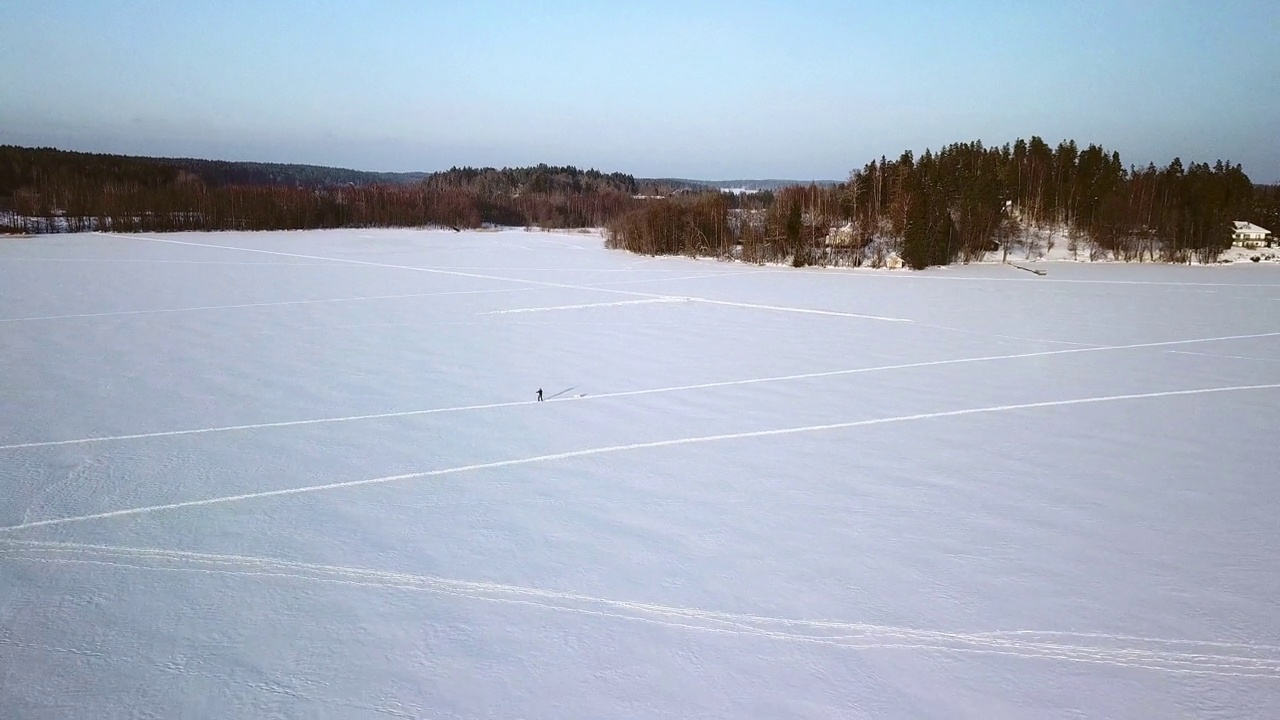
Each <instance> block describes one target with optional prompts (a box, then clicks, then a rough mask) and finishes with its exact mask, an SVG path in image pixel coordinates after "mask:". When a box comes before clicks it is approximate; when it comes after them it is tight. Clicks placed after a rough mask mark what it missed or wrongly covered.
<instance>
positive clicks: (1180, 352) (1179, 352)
mask: <svg viewBox="0 0 1280 720" xmlns="http://www.w3.org/2000/svg"><path fill="white" fill-rule="evenodd" d="M1167 352H1170V353H1173V354H1175V355H1198V356H1200V357H1209V358H1225V359H1227V360H1252V361H1254V362H1280V359H1277V358H1260V357H1249V356H1247V355H1219V354H1217V353H1199V352H1188V351H1186V350H1169V351H1167Z"/></svg>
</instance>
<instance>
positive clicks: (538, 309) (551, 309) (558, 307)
mask: <svg viewBox="0 0 1280 720" xmlns="http://www.w3.org/2000/svg"><path fill="white" fill-rule="evenodd" d="M682 301H683V298H674V297H673V298H646V299H644V300H618V301H617V302H603V303H580V304H578V305H554V306H551V307H527V308H512V309H510V310H490V311H488V312H482V313H476V314H477V315H516V314H520V313H539V312H554V311H556V310H584V309H587V308H603V307H621V306H623V305H652V304H654V303H673V302H682Z"/></svg>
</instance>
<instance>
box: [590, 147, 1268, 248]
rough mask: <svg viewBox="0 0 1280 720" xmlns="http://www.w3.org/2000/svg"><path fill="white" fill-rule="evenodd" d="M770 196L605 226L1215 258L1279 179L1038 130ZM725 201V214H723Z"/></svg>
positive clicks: (622, 243)
mask: <svg viewBox="0 0 1280 720" xmlns="http://www.w3.org/2000/svg"><path fill="white" fill-rule="evenodd" d="M767 201H768V202H767V203H766V204H764V205H763V206H762V207H759V208H741V209H728V208H727V207H723V204H722V203H716V202H712V201H709V200H702V199H676V198H673V199H669V200H664V201H659V202H655V203H652V204H649V205H646V206H644V207H641V208H637V209H635V210H633V211H632V212H631V213H629V214H627V215H624V216H622V217H619V218H618V219H616V220H614V221H613V222H612V223H610V224H609V239H608V244H609V245H610V246H611V247H618V248H625V249H628V250H632V251H634V252H640V253H646V254H707V255H715V256H720V257H726V258H727V257H734V258H740V259H743V260H747V261H755V262H779V261H789V262H791V263H792V264H795V265H808V264H824V265H826V264H834V265H852V266H859V265H863V264H871V265H879V264H882V263H884V262H886V261H887V258H888V257H889V256H890V255H891V254H897V255H899V256H900V257H901V259H902V260H903V261H904V262H905V263H906V264H907V265H909V266H910V267H913V268H924V267H929V266H931V265H947V264H950V263H954V262H957V261H960V262H965V261H971V260H976V259H979V258H981V257H984V256H985V255H987V254H988V253H991V252H994V251H999V252H1002V253H1003V255H1004V256H1005V257H1007V256H1008V254H1009V253H1011V252H1013V253H1019V252H1025V253H1026V254H1027V256H1031V255H1032V254H1033V253H1038V252H1040V251H1043V250H1047V249H1052V243H1054V242H1061V241H1064V240H1065V242H1066V243H1067V244H1068V248H1069V249H1070V250H1072V251H1075V252H1077V253H1087V254H1090V255H1094V256H1097V255H1101V254H1104V253H1105V254H1110V255H1111V256H1113V257H1116V258H1119V259H1125V260H1144V259H1150V260H1165V261H1175V262H1186V261H1189V260H1192V259H1195V260H1198V261H1200V262H1211V261H1213V260H1215V259H1216V258H1217V257H1218V256H1219V254H1220V253H1221V252H1222V251H1224V250H1225V249H1227V248H1228V247H1230V245H1231V233H1232V230H1231V221H1232V220H1251V221H1253V222H1256V223H1258V224H1260V225H1263V226H1264V227H1271V228H1276V227H1277V226H1278V225H1280V222H1278V221H1280V189H1277V188H1275V187H1262V186H1259V187H1255V186H1254V185H1253V184H1252V183H1251V182H1250V180H1249V178H1248V176H1246V175H1245V173H1244V171H1243V170H1242V169H1241V168H1240V166H1239V165H1233V164H1231V163H1226V162H1222V161H1218V162H1217V163H1215V164H1214V165H1212V166H1210V165H1209V164H1207V163H1194V162H1193V163H1191V164H1190V165H1188V166H1184V165H1183V163H1182V161H1181V159H1179V158H1174V159H1173V161H1172V162H1170V163H1169V164H1168V165H1166V166H1164V167H1160V168H1157V167H1156V166H1155V165H1154V164H1149V165H1147V166H1145V167H1132V166H1131V167H1127V168H1126V167H1125V165H1124V164H1123V162H1122V161H1121V159H1120V155H1119V153H1117V152H1113V151H1108V150H1106V149H1105V148H1103V147H1101V146H1098V145H1089V146H1088V147H1086V148H1085V149H1083V150H1081V149H1080V148H1079V147H1078V146H1077V145H1076V143H1075V142H1074V141H1071V140H1066V141H1063V142H1061V143H1059V144H1058V145H1057V146H1056V147H1050V146H1049V145H1048V144H1047V143H1045V142H1044V141H1043V140H1042V139H1041V138H1039V137H1032V138H1031V140H1030V141H1024V140H1021V139H1020V140H1018V141H1017V142H1015V143H1012V144H1006V145H1003V146H1000V147H984V146H983V144H982V143H981V142H971V143H956V144H952V145H948V146H946V147H944V148H942V149H941V150H939V151H938V152H936V153H935V152H933V151H931V150H925V151H924V153H923V154H922V155H921V156H920V157H918V158H917V157H915V156H914V154H913V153H911V152H910V151H907V152H903V153H902V154H901V155H900V156H899V157H898V158H897V159H896V160H889V159H887V158H885V157H881V158H879V159H878V160H873V161H871V162H870V163H867V164H866V165H865V166H864V167H862V168H860V169H857V170H854V171H853V172H851V173H850V175H849V178H848V180H847V181H846V182H843V183H838V184H834V185H830V186H817V185H810V186H792V187H785V188H782V189H780V190H778V191H777V192H775V193H772V194H771V195H770V196H769V197H768V198H767ZM722 212H723V213H727V214H728V215H729V221H728V222H724V223H719V222H717V221H716V218H717V216H718V215H719V214H720V213H722ZM1268 222H1269V223H1272V224H1271V225H1269V226H1268V225H1266V224H1265V223H1268ZM711 228H718V230H716V231H715V232H711V231H710V229H711Z"/></svg>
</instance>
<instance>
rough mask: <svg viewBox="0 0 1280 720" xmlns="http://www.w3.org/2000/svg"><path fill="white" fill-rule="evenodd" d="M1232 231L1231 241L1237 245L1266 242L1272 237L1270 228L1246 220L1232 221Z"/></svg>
mask: <svg viewBox="0 0 1280 720" xmlns="http://www.w3.org/2000/svg"><path fill="white" fill-rule="evenodd" d="M1231 231H1232V232H1231V241H1232V243H1234V244H1236V245H1245V244H1251V243H1260V242H1266V241H1267V239H1268V238H1270V237H1271V231H1270V230H1268V229H1266V228H1264V227H1258V226H1257V225H1254V224H1253V223H1251V222H1245V221H1244V220H1236V221H1235V222H1233V223H1231Z"/></svg>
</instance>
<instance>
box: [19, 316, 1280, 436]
mask: <svg viewBox="0 0 1280 720" xmlns="http://www.w3.org/2000/svg"><path fill="white" fill-rule="evenodd" d="M1267 337H1280V332H1271V333H1256V334H1251V335H1224V336H1221V337H1210V338H1193V339H1190V340H1166V341H1160V342H1153V343H1134V344H1129V345H1100V346H1086V347H1080V348H1069V349H1064V350H1043V351H1037V352H1029V353H1014V354H1010V355H982V356H978V357H968V358H952V359H947V360H925V361H921V362H913V363H900V364H896V365H880V366H876V367H864V368H852V369H847V370H827V371H821V372H812V373H800V374H796V375H775V376H770V377H760V378H747V379H743V380H723V381H718V382H709V383H697V384H692V385H675V386H671V387H662V388H646V389H642V390H623V391H619V392H611V393H595V394H591V395H586V396H583V397H571V398H559V399H555V400H547V402H590V401H595V400H604V399H610V398H624V397H636V396H640V395H657V394H662V393H672V392H686V391H690V390H706V389H712V388H722V387H734V386H738V385H758V384H763V383H773V382H787V381H794V380H810V379H815V378H827V377H840V376H843V375H859V374H863V373H876V372H888V371H893V370H909V369H913V368H927V367H941V366H946V365H961V364H967V363H981V362H997V361H1001V360H1020V359H1025V358H1038V357H1049V356H1053V355H1068V354H1074V353H1088V352H1103V351H1111V350H1134V349H1142V348H1155V347H1168V346H1176V345H1192V344H1198V343H1210V342H1226V341H1230V340H1251V339H1257V338H1267ZM535 402H536V401H532V400H518V401H512V402H497V403H481V404H475V405H459V406H455V407H445V408H429V409H421V410H404V411H398V412H387V413H373V414H366V415H345V416H338V417H326V418H310V419H303V420H284V421H279V422H265V423H250V424H244V425H222V426H218V427H207V428H190V429H184V430H161V431H157V432H147V433H133V434H128V435H104V436H98V437H85V438H73V439H68V440H42V441H35V442H25V443H13V444H10V445H0V451H2V450H20V449H23V448H38V447H53V446H58V445H80V444H86V443H101V442H120V441H125V440H143V439H147V438H163V437H177V436H181V435H203V434H206V433H220V432H236V431H244V430H264V429H268V428H285V427H298V426H304V425H321V424H328V423H342V422H356V421H361V420H385V419H392V418H403V417H414V416H417V415H434V414H441V413H454V412H468V411H475V410H494V409H499V408H511V407H520V406H524V405H531V404H534V403H535Z"/></svg>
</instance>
